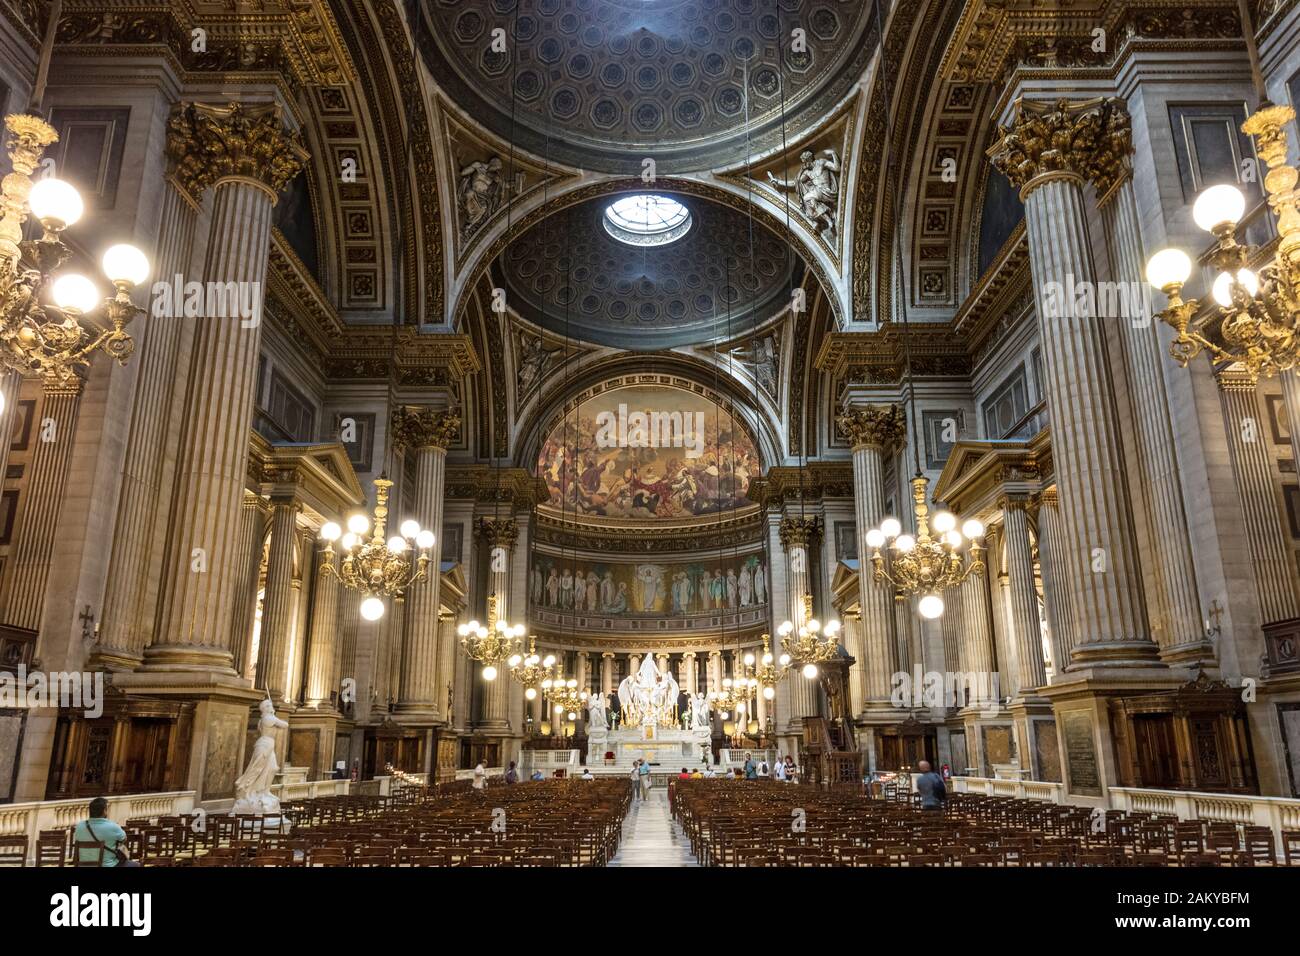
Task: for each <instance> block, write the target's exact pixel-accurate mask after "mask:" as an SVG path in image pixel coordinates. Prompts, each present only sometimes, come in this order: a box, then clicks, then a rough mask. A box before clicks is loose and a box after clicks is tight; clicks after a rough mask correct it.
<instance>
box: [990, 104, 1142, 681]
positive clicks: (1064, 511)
mask: <svg viewBox="0 0 1300 956" xmlns="http://www.w3.org/2000/svg"><path fill="white" fill-rule="evenodd" d="M1113 123H1114V114H1113V111H1111V110H1110V109H1109V108H1107V107H1106V106H1105V105H1104V104H1098V103H1097V102H1091V103H1084V104H1079V105H1075V106H1070V105H1068V104H1065V103H1063V102H1062V103H1058V104H1055V105H1052V104H1045V103H1042V102H1027V101H1023V100H1022V101H1018V102H1017V103H1016V110H1015V119H1014V122H1013V123H1012V125H1011V126H1010V127H1007V128H1004V129H1002V130H1001V135H1000V136H999V138H998V141H997V142H996V143H995V144H994V145H993V146H992V147H991V148H990V150H989V156H990V157H991V158H992V160H993V163H994V165H995V166H996V167H997V168H998V169H999V170H1000V171H1001V172H1003V173H1004V174H1005V175H1006V176H1007V177H1008V178H1009V179H1010V180H1011V183H1012V185H1014V186H1017V187H1019V189H1020V197H1021V199H1023V200H1024V203H1025V222H1026V230H1027V232H1028V236H1029V258H1030V273H1031V275H1032V277H1033V284H1034V294H1035V297H1036V299H1035V300H1036V304H1037V312H1038V321H1039V331H1040V335H1041V338H1042V343H1043V367H1044V373H1045V378H1046V382H1045V386H1046V388H1045V391H1046V395H1047V407H1048V413H1049V415H1050V417H1051V423H1052V455H1053V459H1054V462H1055V467H1056V476H1057V484H1058V486H1059V488H1060V498H1061V518H1062V523H1063V525H1064V530H1065V534H1064V539H1063V544H1064V549H1063V550H1064V552H1065V554H1064V557H1065V559H1066V573H1067V577H1068V580H1069V582H1070V588H1071V590H1072V592H1073V595H1074V603H1075V607H1076V609H1077V611H1078V615H1079V625H1080V628H1081V631H1080V634H1079V643H1078V646H1077V647H1076V648H1075V651H1074V660H1075V662H1076V664H1099V663H1107V662H1109V663H1126V664H1134V663H1155V661H1156V660H1157V657H1158V654H1157V649H1156V645H1155V643H1154V642H1153V641H1152V640H1151V636H1150V630H1149V628H1148V626H1147V622H1146V614H1145V609H1144V606H1143V595H1142V583H1141V574H1140V571H1139V569H1138V562H1137V554H1136V550H1135V547H1134V541H1133V536H1132V528H1133V514H1132V509H1131V506H1130V503H1129V498H1128V491H1127V486H1126V482H1125V475H1124V470H1123V463H1122V461H1121V457H1120V445H1119V439H1118V436H1117V434H1116V428H1117V426H1116V422H1115V419H1114V407H1115V396H1114V393H1113V389H1112V384H1111V379H1110V372H1109V369H1108V367H1107V364H1106V351H1105V343H1104V339H1103V335H1102V330H1101V328H1100V326H1099V324H1098V322H1097V320H1096V317H1095V316H1091V317H1089V316H1083V317H1078V316H1073V315H1071V314H1070V312H1071V311H1072V310H1070V309H1067V308H1064V307H1063V306H1064V304H1065V303H1067V302H1068V301H1069V300H1068V299H1067V297H1066V294H1065V292H1064V291H1063V290H1067V289H1074V288H1078V287H1079V286H1080V285H1083V286H1085V287H1092V288H1096V279H1097V271H1096V268H1095V267H1094V265H1093V259H1092V242H1091V239H1090V237H1089V235H1088V224H1087V215H1086V212H1085V210H1084V204H1083V185H1084V182H1085V177H1087V178H1091V179H1093V180H1094V181H1096V182H1098V183H1102V182H1105V181H1109V179H1110V178H1113V177H1114V176H1115V175H1116V173H1117V170H1118V169H1119V168H1120V167H1121V166H1122V162H1123V157H1122V155H1120V154H1119V152H1118V151H1116V150H1115V149H1113V145H1112V143H1111V139H1110V136H1111V134H1112V132H1113Z"/></svg>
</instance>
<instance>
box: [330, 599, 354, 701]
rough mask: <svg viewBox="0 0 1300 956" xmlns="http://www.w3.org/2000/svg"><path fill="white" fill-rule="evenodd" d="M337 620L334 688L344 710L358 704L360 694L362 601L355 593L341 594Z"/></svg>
mask: <svg viewBox="0 0 1300 956" xmlns="http://www.w3.org/2000/svg"><path fill="white" fill-rule="evenodd" d="M335 620H336V621H337V623H338V631H339V636H338V639H337V640H336V641H335V643H334V648H335V655H334V686H335V687H336V688H337V689H338V692H339V710H343V709H344V707H345V705H347V704H355V703H356V695H357V693H358V687H357V684H358V681H357V634H358V632H359V631H360V629H361V601H360V600H359V599H358V596H357V595H356V594H355V593H349V594H342V593H340V595H339V605H338V611H337V612H336V617H335ZM333 689H334V688H331V690H333ZM348 698H351V699H350V700H349V699H348Z"/></svg>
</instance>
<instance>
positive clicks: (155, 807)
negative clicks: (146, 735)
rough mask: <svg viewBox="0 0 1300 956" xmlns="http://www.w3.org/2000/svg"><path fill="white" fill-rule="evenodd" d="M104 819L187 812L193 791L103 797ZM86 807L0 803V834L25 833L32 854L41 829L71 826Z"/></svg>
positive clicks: (83, 816)
mask: <svg viewBox="0 0 1300 956" xmlns="http://www.w3.org/2000/svg"><path fill="white" fill-rule="evenodd" d="M104 799H105V800H107V801H108V814H107V816H108V819H110V820H112V821H114V822H116V823H126V821H127V820H131V819H134V818H137V817H160V816H161V817H166V816H177V815H179V814H182V813H191V812H193V810H194V791H193V790H176V791H172V792H169V793H135V794H124V795H122V796H117V797H105V798H104ZM89 810H90V800H88V799H78V800H35V801H32V802H30V803H6V804H0V836H25V837H27V858H28V861H29V862H30V861H32V860H34V859H35V858H36V841H37V838H38V837H39V836H40V835H41V831H42V830H63V829H66V828H68V827H71V826H75V825H76V824H78V823H80V822H81V821H82V820H84V819H86V816H87V814H88V812H89Z"/></svg>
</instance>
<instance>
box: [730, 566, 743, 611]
mask: <svg viewBox="0 0 1300 956" xmlns="http://www.w3.org/2000/svg"><path fill="white" fill-rule="evenodd" d="M739 601H740V582H739V581H737V580H736V569H735V568H727V607H729V608H732V609H734V608H735V607H736V605H737V603H739Z"/></svg>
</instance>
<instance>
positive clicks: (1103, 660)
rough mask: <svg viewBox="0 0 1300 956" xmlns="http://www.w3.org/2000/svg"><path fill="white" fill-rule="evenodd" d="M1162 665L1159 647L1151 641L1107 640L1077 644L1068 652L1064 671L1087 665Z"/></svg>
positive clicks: (1067, 671)
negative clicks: (1066, 665)
mask: <svg viewBox="0 0 1300 956" xmlns="http://www.w3.org/2000/svg"><path fill="white" fill-rule="evenodd" d="M1099 665H1105V666H1107V667H1163V666H1164V663H1163V662H1162V661H1161V660H1160V648H1158V647H1156V645H1155V643H1154V642H1152V641H1147V640H1141V641H1109V642H1106V643H1104V644H1103V643H1098V644H1078V645H1076V646H1075V648H1074V650H1073V651H1071V652H1070V664H1069V666H1068V667H1066V668H1065V673H1066V674H1070V673H1072V672H1077V671H1081V670H1085V669H1087V668H1089V667H1096V666H1099Z"/></svg>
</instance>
